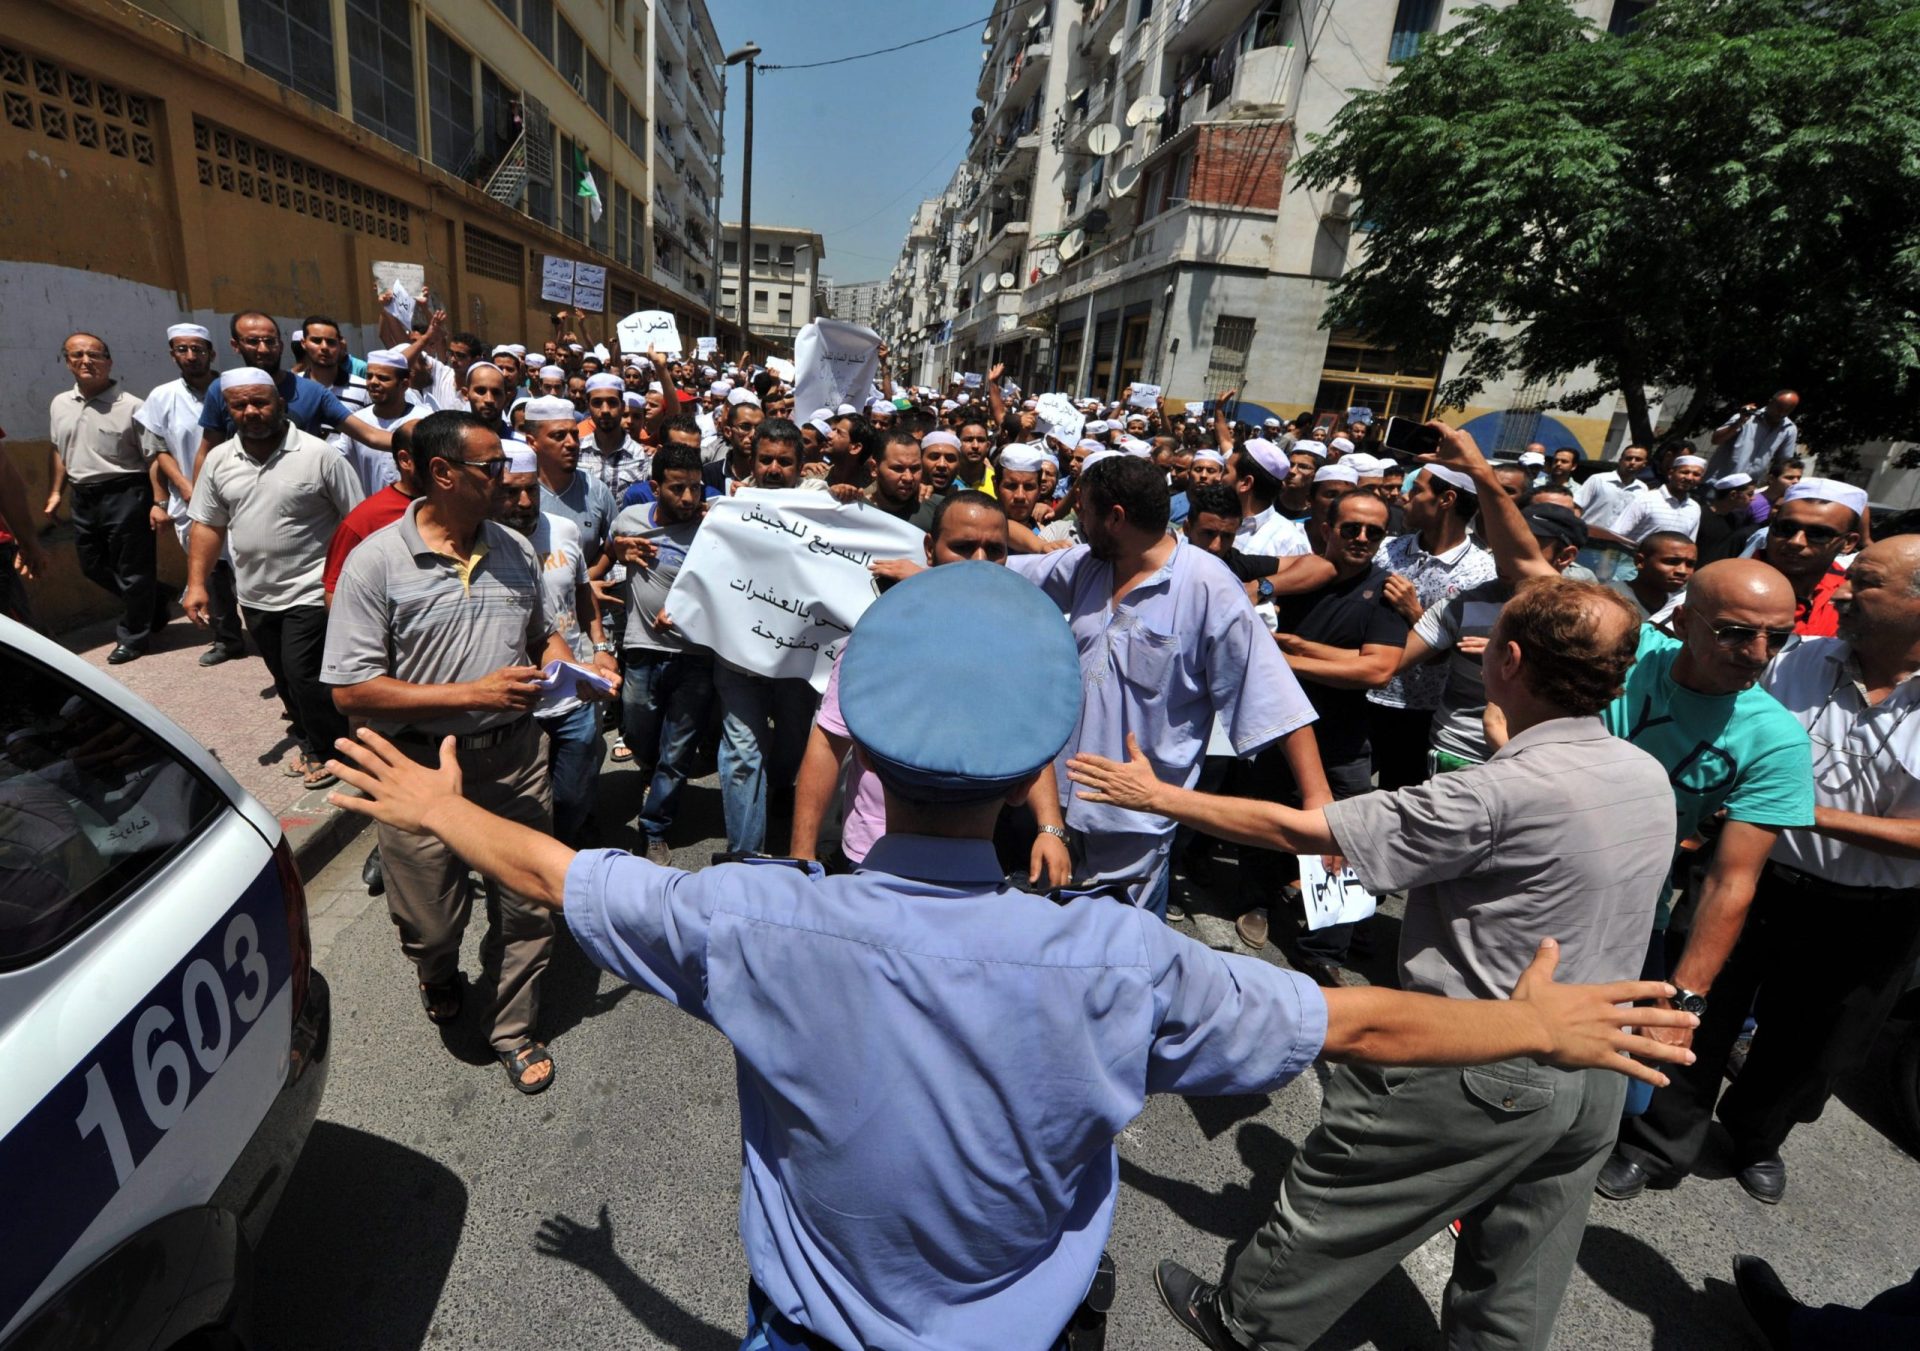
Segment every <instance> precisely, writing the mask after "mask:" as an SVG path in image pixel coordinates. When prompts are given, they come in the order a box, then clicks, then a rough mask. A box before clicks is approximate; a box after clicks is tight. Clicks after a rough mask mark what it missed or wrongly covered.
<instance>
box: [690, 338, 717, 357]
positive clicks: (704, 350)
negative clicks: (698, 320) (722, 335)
mask: <svg viewBox="0 0 1920 1351" xmlns="http://www.w3.org/2000/svg"><path fill="white" fill-rule="evenodd" d="M693 345H694V351H695V352H697V353H698V354H699V355H701V356H703V357H710V356H712V355H713V354H714V353H715V352H717V351H719V350H720V339H718V338H695V339H694V340H693Z"/></svg>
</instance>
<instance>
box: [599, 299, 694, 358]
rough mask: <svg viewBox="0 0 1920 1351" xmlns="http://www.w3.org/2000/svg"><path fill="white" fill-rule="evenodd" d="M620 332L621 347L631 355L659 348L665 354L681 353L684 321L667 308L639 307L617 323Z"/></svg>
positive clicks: (675, 354) (617, 331)
mask: <svg viewBox="0 0 1920 1351" xmlns="http://www.w3.org/2000/svg"><path fill="white" fill-rule="evenodd" d="M614 331H615V332H616V333H618V334H619V335H620V350H621V351H623V352H626V353H627V354H628V355H630V356H640V355H642V354H643V353H646V352H658V353H660V355H662V356H665V357H677V356H679V355H680V324H679V321H678V320H676V319H675V318H674V317H673V315H672V314H670V313H668V312H667V311H666V310H635V311H634V312H633V313H632V314H629V315H628V316H627V317H626V318H624V319H622V320H621V321H620V322H619V323H618V324H617V325H615V327H614Z"/></svg>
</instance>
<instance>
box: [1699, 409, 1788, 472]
mask: <svg viewBox="0 0 1920 1351" xmlns="http://www.w3.org/2000/svg"><path fill="white" fill-rule="evenodd" d="M1733 426H1738V427H1739V428H1740V430H1739V431H1737V432H1735V433H1734V434H1733V436H1732V438H1731V439H1730V440H1728V441H1727V443H1726V444H1725V445H1720V446H1715V447H1714V448H1713V454H1712V455H1711V456H1710V457H1709V458H1708V460H1707V468H1706V477H1707V478H1709V479H1716V478H1724V477H1726V476H1727V475H1728V474H1746V475H1748V476H1750V477H1751V478H1752V479H1753V481H1754V482H1755V483H1764V482H1766V479H1767V471H1768V470H1769V469H1771V468H1772V467H1773V466H1774V465H1775V464H1776V463H1778V462H1779V461H1781V460H1790V459H1792V458H1793V452H1794V448H1795V447H1796V446H1798V445H1799V444H1800V428H1799V427H1798V426H1797V425H1795V423H1794V420H1793V419H1792V418H1790V417H1783V418H1781V419H1780V423H1779V425H1778V426H1775V425H1773V424H1772V423H1770V422H1768V421H1767V419H1766V415H1765V414H1764V413H1755V414H1754V415H1753V416H1752V417H1750V418H1747V419H1746V420H1745V421H1744V422H1743V421H1742V420H1741V417H1740V414H1738V413H1735V414H1734V415H1733V416H1732V417H1730V418H1728V419H1727V420H1726V421H1725V422H1723V423H1721V424H1720V429H1721V430H1722V431H1724V430H1725V429H1727V428H1728V427H1733Z"/></svg>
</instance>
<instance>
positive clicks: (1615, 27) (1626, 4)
mask: <svg viewBox="0 0 1920 1351" xmlns="http://www.w3.org/2000/svg"><path fill="white" fill-rule="evenodd" d="M1652 8H1653V0H1613V12H1612V13H1611V14H1609V15H1608V16H1607V31H1608V32H1609V33H1612V34H1613V35H1614V36H1615V37H1625V36H1626V35H1627V34H1628V33H1631V32H1632V31H1633V26H1634V25H1635V24H1637V23H1639V22H1640V16H1641V15H1642V14H1645V13H1646V12H1647V11H1648V10H1649V9H1652Z"/></svg>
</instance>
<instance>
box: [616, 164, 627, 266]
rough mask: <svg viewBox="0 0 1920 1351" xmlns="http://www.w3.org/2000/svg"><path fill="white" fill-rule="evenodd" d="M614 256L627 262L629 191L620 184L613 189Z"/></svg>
mask: <svg viewBox="0 0 1920 1351" xmlns="http://www.w3.org/2000/svg"><path fill="white" fill-rule="evenodd" d="M613 256H614V257H615V258H617V259H619V260H620V261H621V262H623V263H624V262H626V261H627V190H626V189H625V188H623V187H621V186H619V185H618V184H615V185H614V189H613Z"/></svg>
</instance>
